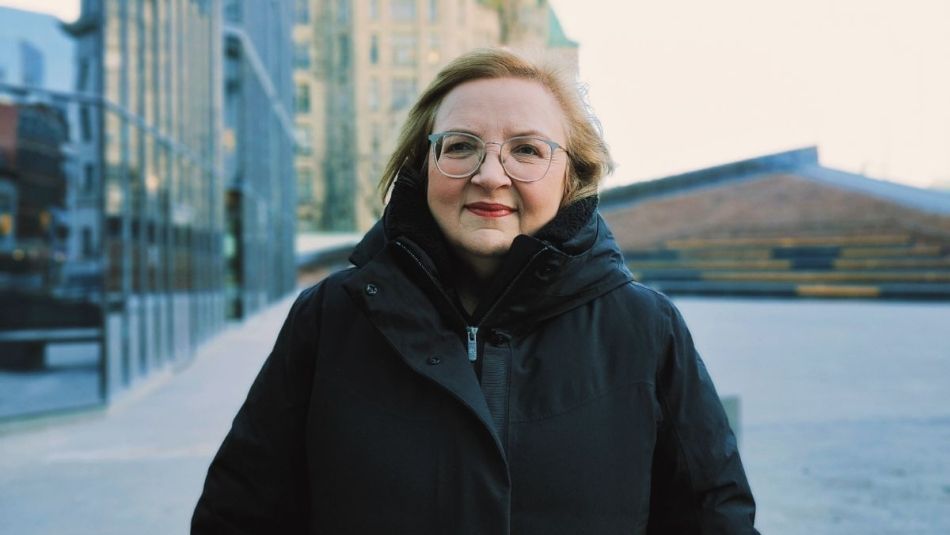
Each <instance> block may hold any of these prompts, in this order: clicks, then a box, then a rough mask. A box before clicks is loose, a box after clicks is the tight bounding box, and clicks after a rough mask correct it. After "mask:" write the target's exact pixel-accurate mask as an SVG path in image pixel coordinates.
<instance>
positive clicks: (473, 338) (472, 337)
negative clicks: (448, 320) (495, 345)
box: [465, 325, 478, 362]
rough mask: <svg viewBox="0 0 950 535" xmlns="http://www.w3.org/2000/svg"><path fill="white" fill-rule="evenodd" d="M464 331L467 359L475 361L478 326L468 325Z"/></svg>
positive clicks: (476, 356) (476, 357)
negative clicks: (466, 336)
mask: <svg viewBox="0 0 950 535" xmlns="http://www.w3.org/2000/svg"><path fill="white" fill-rule="evenodd" d="M465 332H466V334H467V335H468V361H469V362H475V360H476V359H478V327H475V326H472V325H470V326H468V327H466V328H465Z"/></svg>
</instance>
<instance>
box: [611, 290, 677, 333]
mask: <svg viewBox="0 0 950 535" xmlns="http://www.w3.org/2000/svg"><path fill="white" fill-rule="evenodd" d="M611 293H612V294H614V296H615V298H616V299H617V300H618V301H619V303H620V304H621V305H623V306H625V307H627V309H628V310H629V311H630V313H632V314H634V315H635V316H637V317H647V318H653V319H656V320H659V321H660V322H663V323H667V322H669V320H670V319H671V318H673V317H674V316H676V315H677V312H676V306H675V305H674V304H673V302H672V301H671V300H670V298H669V297H667V296H666V295H665V294H663V293H661V292H659V291H657V290H654V289H653V288H650V287H649V286H646V285H644V284H641V283H639V282H636V281H630V282H628V283H626V284H624V285H622V286H619V287H618V288H617V289H616V290H614V291H613V292H611Z"/></svg>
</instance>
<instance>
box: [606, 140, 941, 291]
mask: <svg viewBox="0 0 950 535" xmlns="http://www.w3.org/2000/svg"><path fill="white" fill-rule="evenodd" d="M601 211H602V212H603V213H604V216H605V218H606V219H607V221H608V223H609V224H610V226H611V228H612V229H613V231H614V234H615V236H616V237H617V241H618V243H619V244H620V246H621V247H622V248H623V250H624V256H625V258H626V260H627V263H628V266H629V267H630V269H631V270H632V271H633V272H634V275H635V276H636V277H637V278H638V279H639V280H641V281H642V282H644V283H646V284H649V285H652V286H654V287H656V288H658V289H660V290H662V291H664V292H666V293H669V294H677V295H683V294H689V295H731V296H736V295H739V296H759V297H762V296H769V297H821V298H875V299H877V298H894V299H941V300H946V299H950V193H946V192H939V191H936V190H924V189H919V188H914V187H910V186H905V185H901V184H896V183H893V182H886V181H881V180H874V179H871V178H868V177H865V176H862V175H858V174H852V173H845V172H842V171H838V170H835V169H830V168H827V167H824V166H822V165H821V164H820V163H819V160H818V150H817V149H816V148H814V147H810V148H806V149H800V150H795V151H789V152H784V153H779V154H773V155H768V156H763V157H760V158H753V159H750V160H745V161H740V162H734V163H729V164H725V165H721V166H717V167H712V168H709V169H701V170H697V171H693V172H689V173H685V174H681V175H676V176H671V177H666V178H662V179H658V180H654V181H649V182H641V183H635V184H631V185H629V186H623V187H620V188H614V189H612V190H607V191H605V192H604V193H603V194H602V195H601Z"/></svg>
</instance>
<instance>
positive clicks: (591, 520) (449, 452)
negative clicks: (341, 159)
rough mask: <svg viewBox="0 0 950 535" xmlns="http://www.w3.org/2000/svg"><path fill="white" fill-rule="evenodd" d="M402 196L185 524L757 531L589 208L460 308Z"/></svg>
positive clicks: (300, 310)
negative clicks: (470, 305) (475, 305)
mask: <svg viewBox="0 0 950 535" xmlns="http://www.w3.org/2000/svg"><path fill="white" fill-rule="evenodd" d="M420 200H421V199H420V192H419V188H418V187H417V186H415V183H414V182H413V181H411V180H409V179H403V178H400V181H399V182H398V183H397V186H396V191H395V192H394V194H393V198H392V200H391V202H390V204H389V206H388V208H387V213H386V216H385V219H384V221H385V224H380V225H377V227H376V228H375V229H374V230H373V231H371V232H370V233H369V234H368V235H367V237H366V239H364V241H363V242H362V243H361V244H360V245H359V246H358V248H357V250H356V252H355V253H354V255H353V257H352V261H353V262H354V263H355V265H356V267H354V268H350V269H348V270H345V271H343V272H339V273H337V274H334V275H332V276H330V277H329V278H328V279H326V280H325V281H323V282H322V283H320V284H319V285H317V286H316V287H313V288H310V289H308V290H306V291H304V292H303V293H302V294H301V295H300V297H299V298H298V299H297V301H296V303H295V304H294V306H293V308H292V310H291V312H290V314H289V316H288V318H287V321H286V323H285V324H284V326H283V328H282V330H281V332H280V334H279V336H278V338H277V342H276V345H275V346H274V350H273V352H272V353H271V355H270V356H269V357H268V359H267V361H266V363H265V364H264V366H263V368H262V370H261V372H260V374H259V375H258V377H257V379H256V380H255V382H254V384H253V386H252V387H251V390H250V393H249V394H248V398H247V401H246V402H245V404H244V405H243V407H242V408H241V410H240V411H239V413H238V415H237V417H236V418H235V420H234V424H233V427H232V429H231V431H230V433H229V434H228V436H227V438H226V439H225V440H224V443H223V444H222V446H221V448H220V451H219V452H218V454H217V456H216V457H215V459H214V461H213V462H212V464H211V467H210V469H209V472H208V477H207V481H206V483H205V487H204V492H203V494H202V496H201V498H200V500H199V502H198V505H197V508H196V510H195V514H194V518H193V522H192V533H202V534H204V533H208V534H211V533H268V534H272V533H320V534H337V533H357V534H364V533H365V534H373V533H407V534H481V535H496V534H497V535H501V534H508V533H512V534H519V535H523V534H544V535H552V534H562V533H563V534H581V533H591V534H598V535H609V534H636V533H664V534H665V533H669V534H680V533H683V534H687V533H704V534H707V533H723V534H725V533H730V534H733V533H734V534H739V533H755V530H754V529H753V528H752V524H753V517H754V511H755V506H754V503H753V500H752V496H751V492H750V490H749V486H748V483H747V481H746V477H745V474H744V472H743V468H742V464H741V462H740V460H739V454H738V451H737V449H736V442H735V438H734V436H733V434H732V432H731V431H730V429H729V426H728V424H727V421H726V417H725V414H724V413H723V409H722V406H721V404H720V402H719V398H718V396H717V394H716V391H715V389H714V388H713V384H712V382H711V381H710V378H709V376H708V374H707V373H706V369H705V367H704V366H703V363H702V361H701V360H700V358H699V356H698V355H697V353H696V351H695V349H694V348H693V343H692V340H691V339H690V335H689V332H688V331H687V329H686V326H685V324H684V322H683V318H682V317H681V316H680V314H679V312H678V311H677V310H676V308H674V307H673V305H672V304H671V303H670V302H669V301H668V300H667V298H665V297H664V296H663V295H661V294H659V293H657V292H655V291H652V290H650V289H648V288H646V287H644V286H642V285H640V284H638V283H636V282H633V281H632V279H631V276H630V274H629V272H628V271H627V270H626V268H625V267H624V264H623V260H622V258H621V255H620V252H619V251H618V249H617V247H616V245H615V243H614V241H613V239H612V237H611V235H610V232H609V231H608V229H607V227H606V226H605V224H604V222H603V220H602V219H601V218H600V217H599V216H598V215H597V214H596V211H595V207H596V200H587V201H581V202H578V203H575V205H572V207H569V209H565V210H562V213H561V214H559V215H558V216H557V217H556V218H555V221H553V222H552V223H551V224H549V225H548V227H545V229H542V231H541V232H539V233H538V235H537V237H528V236H519V237H518V238H516V240H515V242H514V244H513V246H512V250H511V252H510V253H509V255H508V257H507V258H506V260H505V263H504V266H503V267H502V269H501V271H500V274H499V276H498V277H497V280H496V281H495V282H496V284H495V285H494V286H493V287H492V288H490V289H489V291H488V293H487V294H486V296H485V298H484V299H482V306H480V310H478V311H476V312H475V314H474V315H473V316H472V317H468V316H467V315H466V314H464V313H463V312H460V307H459V306H458V304H457V299H456V298H455V297H454V295H453V294H452V292H451V289H450V288H448V287H446V285H444V284H443V283H442V281H443V280H445V279H446V278H448V277H447V276H446V273H445V270H446V269H451V265H452V264H451V262H450V261H449V260H447V257H446V255H445V247H444V245H443V242H442V241H441V240H440V239H439V237H438V234H437V231H436V233H433V232H432V229H434V228H435V226H434V222H432V220H431V216H430V215H429V214H428V210H427V209H426V208H425V206H424V204H422V203H424V201H422V202H420ZM475 327H477V331H476V330H475V329H474V328H475ZM470 358H475V363H476V365H475V366H473V364H472V362H471V360H470Z"/></svg>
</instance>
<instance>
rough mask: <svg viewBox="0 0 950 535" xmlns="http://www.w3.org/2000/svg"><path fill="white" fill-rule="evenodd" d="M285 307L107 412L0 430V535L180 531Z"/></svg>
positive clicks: (241, 327) (231, 333)
mask: <svg viewBox="0 0 950 535" xmlns="http://www.w3.org/2000/svg"><path fill="white" fill-rule="evenodd" d="M295 295H296V292H294V296H295ZM292 302H293V297H288V298H286V299H284V300H282V301H280V302H279V303H278V304H276V305H275V306H273V307H271V308H269V309H267V310H265V311H264V312H262V313H260V314H258V315H256V316H254V317H252V318H251V319H250V320H248V321H246V322H245V323H242V324H238V325H235V326H233V327H231V328H229V329H226V330H225V331H223V332H222V333H221V334H219V335H217V336H215V337H214V338H213V339H212V340H211V341H210V342H208V343H207V344H205V345H204V346H202V347H201V348H199V350H198V352H197V354H196V355H195V357H194V360H193V361H192V363H191V364H190V365H189V366H188V367H187V368H185V369H183V370H180V371H179V372H177V373H172V372H168V373H164V374H159V377H158V378H156V379H150V380H149V382H148V384H146V385H142V386H140V387H138V388H137V389H134V390H133V391H132V392H131V393H130V394H128V395H127V397H125V398H122V399H120V400H118V401H117V402H115V403H114V404H113V405H112V406H110V407H109V408H108V409H105V410H103V411H101V412H94V413H91V414H84V415H77V416H76V417H75V418H69V419H67V420H66V422H65V423H64V422H51V423H48V424H43V423H39V424H37V425H36V426H24V427H23V428H21V429H14V430H12V431H10V430H8V431H7V432H5V433H3V434H0V533H4V534H6V533H10V534H17V535H29V534H41V533H42V534H48V533H69V534H77V535H79V534H90V535H92V534H95V535H109V534H117V535H118V534H122V535H126V534H132V533H135V534H137V535H150V534H155V535H159V534H161V535H166V534H173V533H187V532H188V526H189V522H190V520H191V512H192V509H193V508H194V505H195V502H196V501H197V499H198V496H199V494H200V493H201V486H202V484H203V482H204V476H205V473H206V471H207V467H208V464H209V463H210V461H211V458H212V457H213V456H214V453H215V452H216V451H217V448H218V446H219V445H220V443H221V440H222V439H223V438H224V435H225V434H226V433H227V431H228V429H229V428H230V425H231V419H232V418H233V417H234V414H235V413H236V412H237V409H238V407H240V405H241V403H242V402H243V400H244V397H245V396H246V394H247V390H248V388H249V387H250V384H251V381H253V379H254V376H255V375H256V374H257V371H258V369H259V368H260V366H261V364H262V362H263V360H264V359H265V358H266V357H267V354H268V353H269V352H270V349H271V347H272V345H273V343H274V339H275V338H276V336H277V331H278V330H279V329H280V325H281V323H282V322H283V319H284V317H285V316H286V314H287V311H288V310H289V309H290V305H291V303H292Z"/></svg>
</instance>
